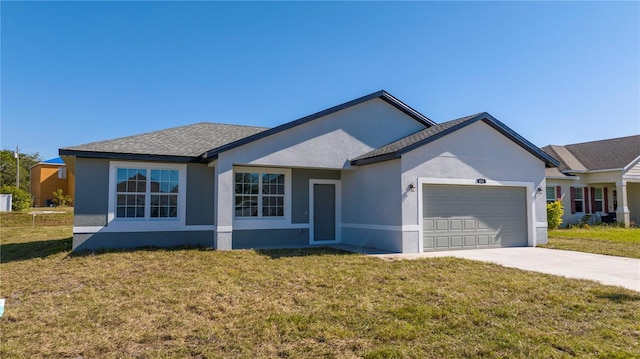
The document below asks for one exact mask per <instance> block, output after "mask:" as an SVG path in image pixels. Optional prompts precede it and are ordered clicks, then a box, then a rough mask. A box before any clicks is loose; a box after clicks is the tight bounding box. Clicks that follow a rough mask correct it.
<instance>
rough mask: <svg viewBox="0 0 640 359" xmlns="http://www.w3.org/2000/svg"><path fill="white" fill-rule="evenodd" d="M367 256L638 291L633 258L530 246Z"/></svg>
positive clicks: (638, 267) (639, 277) (638, 264)
mask: <svg viewBox="0 0 640 359" xmlns="http://www.w3.org/2000/svg"><path fill="white" fill-rule="evenodd" d="M370 255H371V256H374V257H378V258H382V259H388V260H398V259H419V258H433V257H458V258H465V259H472V260H478V261H483V262H492V263H496V264H500V265H503V266H505V267H512V268H519V269H524V270H529V271H534V272H541V273H548V274H554V275H559V276H563V277H568V278H578V279H589V280H594V281H597V282H600V283H602V284H608V285H615V286H621V287H624V288H628V289H631V290H635V291H639V292H640V259H635V258H625V257H615V256H605V255H601V254H591V253H583V252H574V251H565V250H557V249H547V248H532V247H518V248H495V249H473V250H460V251H442V252H426V253H417V254H410V253H406V254H404V253H392V254H391V253H389V254H370Z"/></svg>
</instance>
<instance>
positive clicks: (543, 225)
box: [536, 222, 549, 228]
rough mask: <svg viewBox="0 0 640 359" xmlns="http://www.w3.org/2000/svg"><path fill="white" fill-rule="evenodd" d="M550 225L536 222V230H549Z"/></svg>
mask: <svg viewBox="0 0 640 359" xmlns="http://www.w3.org/2000/svg"><path fill="white" fill-rule="evenodd" d="M548 227H549V224H548V223H547V222H536V228H548Z"/></svg>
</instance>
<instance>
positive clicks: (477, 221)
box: [422, 185, 528, 251]
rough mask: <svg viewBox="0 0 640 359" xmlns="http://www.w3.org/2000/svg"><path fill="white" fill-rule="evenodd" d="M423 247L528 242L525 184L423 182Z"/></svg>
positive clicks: (456, 247) (498, 245)
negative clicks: (460, 184) (446, 183)
mask: <svg viewBox="0 0 640 359" xmlns="http://www.w3.org/2000/svg"><path fill="white" fill-rule="evenodd" d="M422 193H423V197H422V199H423V201H422V206H423V212H422V213H423V239H424V250H425V251H435V250H448V249H471V248H488V247H520V246H527V242H528V241H527V206H526V203H527V201H526V191H525V188H524V187H490V186H449V185H424V187H423V191H422Z"/></svg>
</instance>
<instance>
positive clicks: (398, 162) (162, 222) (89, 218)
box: [60, 91, 557, 253]
mask: <svg viewBox="0 0 640 359" xmlns="http://www.w3.org/2000/svg"><path fill="white" fill-rule="evenodd" d="M60 155H61V156H62V157H63V159H64V160H65V162H66V163H67V164H69V165H70V166H72V167H74V168H75V170H74V172H75V175H76V192H75V218H74V228H73V232H74V234H73V249H74V250H83V249H90V250H92V249H97V248H101V247H116V248H124V247H140V246H176V245H203V246H210V247H213V248H215V249H220V250H229V249H236V248H268V247H289V246H305V245H313V244H332V243H345V244H350V245H355V246H361V247H373V248H379V249H383V250H387V251H394V252H409V253H416V252H422V251H432V250H441V249H465V248H483V247H500V246H503V247H507V246H535V245H536V244H538V243H546V241H547V228H546V227H547V224H546V200H545V196H544V194H543V193H542V191H543V189H544V187H545V178H544V175H545V166H551V167H553V166H556V165H557V162H556V161H555V160H554V159H553V158H552V157H550V156H549V155H547V154H546V153H545V152H543V151H542V150H540V149H539V148H537V147H536V146H534V145H532V144H531V143H530V142H528V141H527V140H525V139H524V138H523V137H521V136H520V135H518V134H517V133H515V132H513V131H512V130H511V129H509V128H508V127H507V126H505V125H504V124H503V123H501V122H500V121H498V120H496V119H495V118H493V117H492V116H491V115H489V114H487V113H480V114H476V115H472V116H468V117H464V118H460V119H457V120H453V121H450V122H445V123H442V124H436V123H434V122H433V121H431V120H430V119H428V118H427V117H425V116H423V115H422V114H420V113H418V112H417V111H415V110H414V109H412V108H411V107H409V106H407V105H406V104H404V103H403V102H401V101H400V100H398V99H396V98H395V97H393V96H391V95H390V94H388V93H387V92H384V91H379V92H376V93H373V94H370V95H367V96H364V97H361V98H358V99H356V100H353V101H350V102H347V103H344V104H342V105H339V106H336V107H332V108H329V109H327V110H324V111H321V112H318V113H316V114H313V115H310V116H307V117H303V118H301V119H298V120H295V121H293V122H289V123H285V124H283V125H280V126H278V127H275V128H270V129H267V128H260V127H247V126H238V125H225V124H216V123H198V124H194V125H190V126H183V127H176V128H171V129H167V130H162V131H156V132H151V133H146V134H141V135H137V136H131V137H125V138H120V139H114V140H108V141H102V142H95V143H90V144H86V145H80V146H73V147H66V148H62V149H60Z"/></svg>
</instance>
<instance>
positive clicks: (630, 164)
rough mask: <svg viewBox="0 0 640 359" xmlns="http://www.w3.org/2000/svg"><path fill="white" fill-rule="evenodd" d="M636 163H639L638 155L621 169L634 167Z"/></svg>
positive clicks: (625, 169)
mask: <svg viewBox="0 0 640 359" xmlns="http://www.w3.org/2000/svg"><path fill="white" fill-rule="evenodd" d="M638 163H640V156H638V157H636V158H635V159H634V160H633V161H631V162H629V164H628V165H626V166H624V168H623V169H622V170H623V171H628V170H630V169H631V168H632V167H635V166H636V165H637V164H638Z"/></svg>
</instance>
